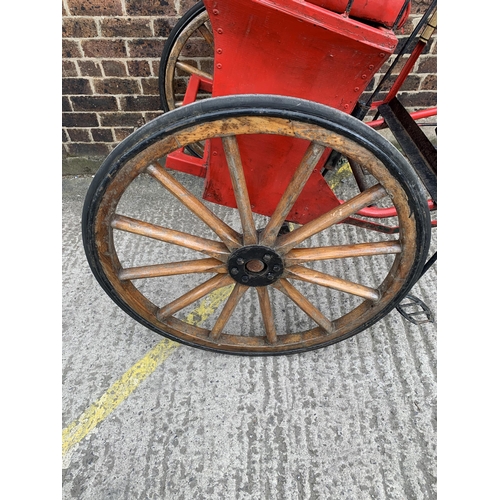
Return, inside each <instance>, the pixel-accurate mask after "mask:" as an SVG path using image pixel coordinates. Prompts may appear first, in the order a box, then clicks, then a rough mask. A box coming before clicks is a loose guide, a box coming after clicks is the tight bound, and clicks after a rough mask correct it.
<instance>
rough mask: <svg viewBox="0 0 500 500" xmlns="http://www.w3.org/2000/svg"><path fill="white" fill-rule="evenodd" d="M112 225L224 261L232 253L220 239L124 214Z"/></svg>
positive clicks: (118, 216)
mask: <svg viewBox="0 0 500 500" xmlns="http://www.w3.org/2000/svg"><path fill="white" fill-rule="evenodd" d="M111 227H112V228H113V229H119V230H120V231H126V232H128V233H133V234H138V235H140V236H146V237H148V238H152V239H155V240H159V241H164V242H165V243H172V244H173V245H177V246H181V247H184V248H190V249H191V250H196V251H197V252H202V253H204V254H207V255H210V256H211V257H215V258H216V259H218V260H220V261H222V262H226V261H227V258H228V256H229V254H230V252H229V250H228V249H227V248H226V246H225V245H224V244H223V243H220V242H218V241H213V240H208V239H206V238H200V237H199V236H192V235H191V234H187V233H182V232H180V231H174V230H173V229H167V228H164V227H161V226H157V225H155V224H150V223H149V222H144V221H140V220H137V219H132V218H130V217H126V216H124V215H115V216H114V217H113V219H112V220H111Z"/></svg>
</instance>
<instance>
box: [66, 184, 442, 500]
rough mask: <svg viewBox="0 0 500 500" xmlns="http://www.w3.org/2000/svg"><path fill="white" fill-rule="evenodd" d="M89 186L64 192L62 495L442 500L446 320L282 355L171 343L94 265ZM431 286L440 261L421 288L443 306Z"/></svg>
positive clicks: (418, 291) (385, 326)
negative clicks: (85, 234)
mask: <svg viewBox="0 0 500 500" xmlns="http://www.w3.org/2000/svg"><path fill="white" fill-rule="evenodd" d="M90 180H91V179H90V178H86V177H73V178H69V177H67V178H64V179H63V190H62V192H63V216H62V220H63V228H62V229H63V237H62V239H63V306H62V310H63V370H64V372H63V403H62V406H63V418H62V420H63V422H62V424H63V439H62V441H63V460H62V463H63V487H62V491H63V494H62V498H63V499H64V500H69V499H78V500H87V499H89V500H90V499H92V500H101V499H103V500H104V499H113V500H118V499H119V500H123V499H134V500H140V499H141V500H142V499H165V498H168V499H174V500H195V499H196V500H198V499H199V500H211V499H224V500H225V499H227V500H243V499H245V500H247V499H248V500H262V499H266V500H268V499H269V500H271V499H272V500H275V499H279V500H298V499H300V500H302V499H318V500H324V499H349V500H364V499H394V500H395V499H398V500H413V499H415V500H417V499H419V500H429V499H434V498H436V496H437V494H436V483H437V480H436V329H437V327H436V324H435V323H427V324H423V325H419V326H416V325H414V324H411V323H409V322H408V321H406V320H405V319H403V318H402V316H401V315H400V314H399V313H398V312H397V311H393V312H391V313H390V314H389V315H388V316H386V317H385V318H384V319H383V320H382V321H380V322H379V323H377V324H376V325H375V326H373V327H371V328H370V329H368V330H365V331H364V332H362V333H360V334H358V335H357V336H355V337H353V338H351V339H349V340H346V341H344V342H341V343H339V344H336V345H333V346H330V347H327V348H324V349H320V350H316V351H312V352H308V353H303V354H298V355H292V356H279V357H238V356H228V355H223V354H216V353H211V352H207V351H202V350H199V349H194V348H189V347H186V346H179V345H178V344H175V343H172V342H169V341H167V340H165V339H163V338H162V337H160V336H158V335H157V334H155V333H153V332H151V331H149V330H147V329H146V328H144V327H142V326H141V325H139V324H138V323H136V322H135V321H134V320H132V319H131V318H130V317H129V316H128V315H126V314H125V313H124V312H122V310H121V309H119V308H118V307H117V306H116V305H115V304H114V303H113V302H112V301H111V300H110V299H109V298H108V296H107V295H106V294H105V293H104V291H102V289H101V288H100V286H99V285H98V283H97V282H96V280H95V279H94V277H93V275H92V273H91V271H90V269H89V267H88V265H87V262H86V259H85V256H84V251H83V248H82V242H81V236H80V219H81V210H82V205H83V200H84V197H85V193H86V191H87V188H88V185H89V183H90ZM435 246H436V236H434V240H433V247H434V248H435ZM436 281H437V267H436V265H434V266H433V267H432V268H431V269H430V270H429V271H428V273H427V274H426V275H425V276H424V278H423V279H422V280H421V281H420V282H419V283H418V284H417V285H416V286H415V288H414V289H413V291H412V293H413V294H414V295H416V296H417V297H419V298H421V299H422V300H423V301H424V302H426V303H427V304H428V305H429V307H430V308H431V310H432V311H433V312H434V313H435V312H436Z"/></svg>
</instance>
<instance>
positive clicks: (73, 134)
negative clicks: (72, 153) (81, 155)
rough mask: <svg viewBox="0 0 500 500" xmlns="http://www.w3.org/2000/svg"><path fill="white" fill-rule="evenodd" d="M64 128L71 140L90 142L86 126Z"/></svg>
mask: <svg viewBox="0 0 500 500" xmlns="http://www.w3.org/2000/svg"><path fill="white" fill-rule="evenodd" d="M66 130H67V132H68V135H69V137H70V139H71V142H92V139H91V137H90V134H89V131H88V129H86V128H68V129H66Z"/></svg>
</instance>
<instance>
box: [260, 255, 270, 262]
mask: <svg viewBox="0 0 500 500" xmlns="http://www.w3.org/2000/svg"><path fill="white" fill-rule="evenodd" d="M271 259H272V257H271V256H270V255H269V254H267V253H266V255H264V257H263V258H262V260H263V261H264V262H269V261H270V260H271Z"/></svg>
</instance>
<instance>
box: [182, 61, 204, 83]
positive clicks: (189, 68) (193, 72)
mask: <svg viewBox="0 0 500 500" xmlns="http://www.w3.org/2000/svg"><path fill="white" fill-rule="evenodd" d="M175 67H176V68H177V69H180V70H181V71H185V72H186V73H189V74H190V75H197V76H201V77H203V78H206V79H207V80H213V76H212V75H211V74H210V73H206V72H205V71H202V70H201V69H198V68H196V67H195V66H191V64H188V63H185V62H181V61H177V62H176V63H175Z"/></svg>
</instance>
